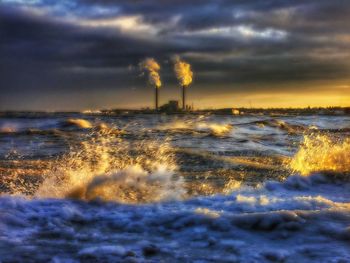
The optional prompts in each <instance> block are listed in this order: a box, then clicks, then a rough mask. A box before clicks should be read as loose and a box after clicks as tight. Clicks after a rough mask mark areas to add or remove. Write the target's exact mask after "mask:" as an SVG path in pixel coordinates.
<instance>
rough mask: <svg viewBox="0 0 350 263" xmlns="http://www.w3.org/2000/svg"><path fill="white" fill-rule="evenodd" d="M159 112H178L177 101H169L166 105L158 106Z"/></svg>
mask: <svg viewBox="0 0 350 263" xmlns="http://www.w3.org/2000/svg"><path fill="white" fill-rule="evenodd" d="M160 110H161V111H164V112H177V111H179V102H178V101H177V100H169V102H168V103H166V104H164V105H162V106H160Z"/></svg>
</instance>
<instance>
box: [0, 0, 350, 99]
mask: <svg viewBox="0 0 350 263" xmlns="http://www.w3.org/2000/svg"><path fill="white" fill-rule="evenodd" d="M123 18H131V22H130V21H120V20H118V19H123ZM113 20H118V21H117V23H116V24H113V23H114V22H113ZM133 23H134V24H133ZM349 24H350V2H349V1H341V0H334V1H328V0H327V1H326V0H318V1H308V0H306V1H282V0H281V1H272V0H270V1H268V0H267V1H253V0H244V1H243V0H242V1H229V0H186V1H185V0H167V1H161V0H149V1H143V0H134V1H130V0H128V1H126V0H120V1H112V0H98V1H97V0H76V1H69V2H61V3H58V2H57V1H51V0H41V1H39V0H37V1H20V0H17V1H11V0H6V1H3V2H2V3H0V62H1V64H0V70H1V80H0V88H1V90H2V94H3V98H4V97H6V96H8V97H9V98H10V97H11V98H13V97H14V94H16V93H21V92H23V93H25V92H38V93H41V94H44V93H45V92H46V93H47V96H50V93H52V92H54V91H56V92H57V91H62V92H64V91H65V90H66V91H67V92H68V91H73V90H74V91H75V92H83V91H86V90H98V89H100V88H101V87H103V89H116V87H117V88H119V89H120V90H122V89H125V88H127V87H131V86H142V85H143V80H142V79H141V78H139V77H138V72H137V71H136V70H135V69H134V70H133V67H134V68H135V66H136V65H137V64H138V62H139V61H140V60H142V59H143V58H145V57H149V56H151V57H156V58H157V59H158V60H160V61H162V62H163V66H164V67H163V68H164V69H163V77H164V79H165V81H166V82H169V83H174V82H175V79H174V77H173V76H172V73H171V70H172V69H171V65H170V64H169V63H167V61H169V60H170V59H171V57H172V56H173V55H182V56H183V57H184V58H186V59H187V60H188V61H189V62H191V63H192V64H193V68H194V70H195V74H196V76H197V77H196V78H195V81H196V84H198V85H203V86H209V85H211V84H213V83H216V84H221V86H226V87H227V88H226V89H230V86H231V84H233V83H234V84H235V85H236V84H237V85H239V84H240V83H248V84H249V83H250V82H251V83H257V82H259V81H262V84H264V83H275V84H276V83H277V84H278V83H285V82H295V83H298V81H306V80H307V81H319V80H333V79H338V80H341V79H344V80H348V79H349V77H350V74H349V72H350V70H349V68H350V67H349V58H350V51H349V48H348V47H349V44H350V29H349V27H348V25H349ZM131 66H133V67H131ZM130 69H131V70H130ZM263 86H267V85H262V88H263ZM204 90H205V89H204Z"/></svg>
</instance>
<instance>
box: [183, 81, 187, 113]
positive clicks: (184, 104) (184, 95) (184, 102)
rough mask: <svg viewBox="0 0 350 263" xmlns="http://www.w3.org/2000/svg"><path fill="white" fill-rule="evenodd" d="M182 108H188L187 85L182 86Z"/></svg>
mask: <svg viewBox="0 0 350 263" xmlns="http://www.w3.org/2000/svg"><path fill="white" fill-rule="evenodd" d="M182 110H183V111H185V110H186V87H185V85H183V86H182Z"/></svg>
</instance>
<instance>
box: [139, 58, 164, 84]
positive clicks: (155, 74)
mask: <svg viewBox="0 0 350 263" xmlns="http://www.w3.org/2000/svg"><path fill="white" fill-rule="evenodd" d="M140 68H141V70H145V71H147V73H148V81H149V83H150V84H151V85H152V86H155V87H156V88H160V87H161V86H162V82H161V80H160V75H159V70H160V66H159V64H158V62H157V61H155V60H154V59H153V58H147V59H145V60H144V61H142V62H141V63H140Z"/></svg>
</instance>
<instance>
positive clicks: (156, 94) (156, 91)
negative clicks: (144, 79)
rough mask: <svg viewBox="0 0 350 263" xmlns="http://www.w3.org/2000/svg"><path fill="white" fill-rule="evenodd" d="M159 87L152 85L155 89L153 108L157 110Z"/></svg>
mask: <svg viewBox="0 0 350 263" xmlns="http://www.w3.org/2000/svg"><path fill="white" fill-rule="evenodd" d="M158 90H159V88H157V87H154V91H155V110H156V111H158V101H159V92H158Z"/></svg>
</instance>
